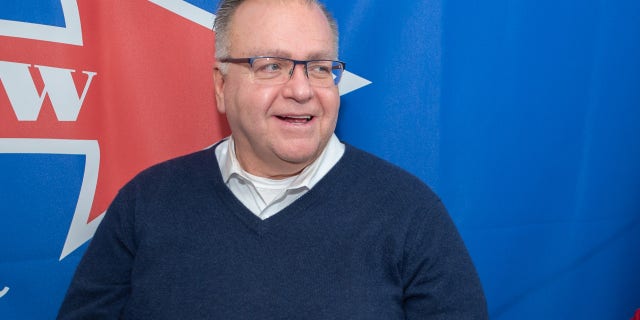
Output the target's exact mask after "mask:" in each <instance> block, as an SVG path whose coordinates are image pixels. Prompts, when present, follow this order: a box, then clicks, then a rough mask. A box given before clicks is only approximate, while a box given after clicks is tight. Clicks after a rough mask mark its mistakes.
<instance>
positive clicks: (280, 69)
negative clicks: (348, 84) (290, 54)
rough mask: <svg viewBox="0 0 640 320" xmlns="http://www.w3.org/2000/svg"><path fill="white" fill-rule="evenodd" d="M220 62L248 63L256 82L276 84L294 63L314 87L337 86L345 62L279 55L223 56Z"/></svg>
mask: <svg viewBox="0 0 640 320" xmlns="http://www.w3.org/2000/svg"><path fill="white" fill-rule="evenodd" d="M220 62H225V63H248V64H249V69H250V70H251V74H252V76H253V79H254V81H255V82H257V83H263V84H269V85H278V84H283V83H285V82H287V81H289V79H291V77H292V76H293V70H294V69H295V67H296V65H298V64H301V65H303V66H304V73H305V75H306V76H307V79H309V84H310V85H312V86H315V87H331V86H337V85H338V83H339V82H340V79H341V78H342V73H343V72H344V67H345V65H346V64H345V63H344V62H342V61H336V60H306V61H305V60H293V59H287V58H280V57H251V58H224V59H220Z"/></svg>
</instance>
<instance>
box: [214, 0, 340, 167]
mask: <svg viewBox="0 0 640 320" xmlns="http://www.w3.org/2000/svg"><path fill="white" fill-rule="evenodd" d="M229 43H230V44H231V45H230V48H229V55H230V56H231V57H233V58H247V57H253V56H277V57H284V58H290V59H296V60H310V59H335V58H336V57H335V47H334V38H333V33H332V31H331V28H330V26H329V23H328V22H327V19H326V17H325V16H324V14H323V13H322V11H321V10H320V9H319V8H318V7H316V6H315V5H307V4H304V3H302V2H299V1H269V0H250V1H246V2H245V3H243V4H242V5H240V7H238V8H237V11H236V12H235V14H234V16H233V18H232V25H231V28H230V32H229ZM215 83H216V88H215V89H216V101H217V107H218V110H219V111H220V112H221V113H225V114H226V116H227V120H228V122H229V125H230V127H231V131H232V134H233V138H234V141H235V142H236V155H237V157H238V160H239V161H240V164H241V165H242V167H243V169H245V170H246V171H248V172H249V173H252V174H254V175H257V176H263V177H271V178H282V177H286V176H291V175H294V174H296V173H298V172H299V171H301V170H302V169H303V168H304V167H306V166H307V165H309V164H310V163H311V162H313V161H314V160H315V159H316V158H317V157H318V156H319V155H320V153H321V152H322V150H323V149H324V147H325V146H326V144H327V142H328V141H329V138H330V137H331V135H332V134H333V132H334V130H335V127H336V121H337V118H338V109H339V106H340V96H339V94H338V88H337V87H336V86H331V87H328V88H325V87H314V86H311V85H310V84H309V82H308V79H307V78H306V76H305V74H304V66H303V65H297V66H296V67H295V69H294V73H293V76H292V78H291V79H290V80H289V81H288V82H286V83H284V84H280V85H266V84H260V83H254V82H253V80H252V78H251V72H250V69H249V65H248V64H244V63H243V64H229V65H228V66H227V72H226V75H224V76H222V74H221V73H220V71H219V70H218V71H216V74H215ZM309 117H310V120H306V119H309Z"/></svg>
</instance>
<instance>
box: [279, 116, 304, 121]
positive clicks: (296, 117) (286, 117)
mask: <svg viewBox="0 0 640 320" xmlns="http://www.w3.org/2000/svg"><path fill="white" fill-rule="evenodd" d="M279 118H280V119H293V120H306V121H311V116H281V117H279Z"/></svg>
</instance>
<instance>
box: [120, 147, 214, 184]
mask: <svg viewBox="0 0 640 320" xmlns="http://www.w3.org/2000/svg"><path fill="white" fill-rule="evenodd" d="M219 176H220V170H219V168H218V165H217V160H216V157H215V148H213V147H212V148H207V149H204V150H200V151H196V152H193V153H190V154H187V155H183V156H180V157H176V158H173V159H169V160H166V161H163V162H160V163H158V164H155V165H152V166H151V167H148V168H146V169H144V170H142V171H141V172H140V173H138V174H137V175H136V176H135V177H133V179H131V180H130V181H129V182H128V183H127V184H126V185H125V186H124V187H123V188H122V189H121V191H120V192H121V193H122V192H124V193H130V194H131V193H134V194H138V195H140V194H142V193H144V194H149V193H171V192H176V191H180V190H185V189H188V188H194V187H198V186H204V185H211V183H213V182H215V181H217V180H220V179H218V178H217V177H219ZM185 191H186V190H185Z"/></svg>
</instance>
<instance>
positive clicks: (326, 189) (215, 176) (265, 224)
mask: <svg viewBox="0 0 640 320" xmlns="http://www.w3.org/2000/svg"><path fill="white" fill-rule="evenodd" d="M216 146H217V144H216V145H214V146H213V147H211V148H210V149H209V150H210V152H209V154H208V159H209V160H210V161H211V166H210V167H211V168H212V169H213V170H210V171H209V172H211V173H212V175H211V184H212V186H213V192H215V193H218V195H217V197H218V198H219V199H221V201H222V203H223V204H224V205H225V206H226V208H224V209H222V210H221V211H224V212H223V213H222V214H226V215H232V216H234V217H235V218H237V219H239V220H240V221H241V222H242V223H243V224H244V225H245V226H246V227H247V228H249V229H250V230H252V231H253V232H255V233H256V234H257V235H258V236H264V235H266V234H267V233H269V232H272V231H273V230H277V229H279V228H282V227H284V226H285V225H287V224H289V223H291V222H292V221H294V220H297V219H299V218H302V217H303V216H305V215H307V214H309V211H310V210H308V208H310V207H311V206H313V205H314V204H315V203H316V202H317V201H321V200H322V199H324V198H326V195H327V193H330V192H332V190H331V188H330V181H331V180H334V179H336V178H337V177H338V176H339V175H340V173H339V172H340V171H341V167H342V166H343V164H344V162H345V161H348V158H349V157H350V156H351V153H352V152H351V147H350V146H349V145H348V144H345V152H344V155H343V156H342V158H341V159H340V160H339V161H338V162H337V163H336V165H335V166H334V167H333V168H332V169H331V170H330V171H329V172H328V173H327V174H326V175H325V176H324V177H323V178H322V179H321V180H320V181H319V182H318V183H317V184H316V185H315V186H314V187H313V188H312V189H311V190H309V191H308V192H307V193H306V194H304V195H303V196H302V197H300V198H299V199H297V200H296V201H294V202H293V203H291V204H290V205H289V206H287V207H286V208H284V209H282V210H281V211H280V212H278V213H277V214H275V215H273V216H271V217H269V218H267V219H265V220H262V219H260V218H259V217H257V216H256V215H255V214H254V213H253V212H251V210H249V209H248V208H247V207H246V206H245V205H244V204H242V202H240V200H238V198H236V197H235V195H234V194H233V193H232V192H231V190H229V188H228V187H227V185H226V184H225V183H224V179H223V177H222V174H221V173H220V169H219V164H218V161H217V159H216V155H215V147H216Z"/></svg>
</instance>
